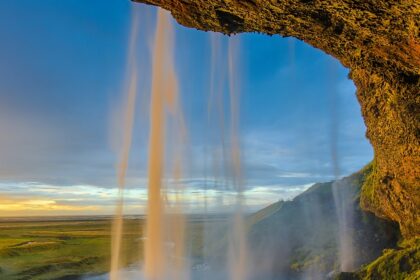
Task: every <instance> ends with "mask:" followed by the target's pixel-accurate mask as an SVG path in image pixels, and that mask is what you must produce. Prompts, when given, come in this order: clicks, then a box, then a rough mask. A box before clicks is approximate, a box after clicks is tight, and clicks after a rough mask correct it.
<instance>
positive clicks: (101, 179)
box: [0, 0, 372, 216]
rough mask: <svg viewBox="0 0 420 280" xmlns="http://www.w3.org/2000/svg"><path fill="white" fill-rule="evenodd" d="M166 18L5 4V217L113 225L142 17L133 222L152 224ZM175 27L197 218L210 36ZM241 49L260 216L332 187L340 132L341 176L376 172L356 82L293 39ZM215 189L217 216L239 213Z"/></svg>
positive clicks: (1, 186)
mask: <svg viewBox="0 0 420 280" xmlns="http://www.w3.org/2000/svg"><path fill="white" fill-rule="evenodd" d="M155 12H156V8H154V7H148V6H144V5H140V4H133V3H131V2H130V1H121V0H109V1H96V0H91V1H84V0H74V1H53V0H43V1H31V0H21V1H2V2H1V3H0V61H1V63H0V201H1V202H2V206H0V211H1V212H0V215H2V216H10V215H28V214H31V215H41V214H42V215H44V214H51V215H53V214H109V213H112V212H113V203H114V200H115V193H116V192H115V188H116V179H115V178H116V172H115V166H116V163H117V161H118V151H119V147H120V145H119V143H120V142H121V139H120V137H119V135H120V133H121V129H120V127H121V119H122V117H121V116H122V111H123V108H124V100H125V97H126V76H127V49H128V46H127V44H128V41H129V38H128V37H129V34H130V25H131V17H132V15H133V14H137V16H139V19H140V20H139V34H138V41H137V42H136V50H137V51H136V63H137V64H138V65H143V67H141V68H140V71H139V77H138V79H139V85H140V89H139V92H140V93H139V98H138V102H137V103H138V104H137V108H138V109H137V115H136V124H135V132H134V137H133V148H132V154H131V160H130V168H129V171H128V180H127V182H128V186H127V187H128V193H127V205H128V207H127V209H128V210H127V211H128V212H133V213H138V212H141V211H143V209H144V202H145V199H146V190H145V186H146V182H147V178H146V171H147V166H146V164H145V163H146V162H147V113H148V98H147V96H148V90H149V88H150V85H149V80H150V71H149V69H150V68H148V65H149V66H150V46H151V44H152V41H153V36H154V34H153V32H154V28H155V26H154V25H155V23H154V20H155V16H154V14H155ZM174 25H175V30H176V32H175V42H176V43H175V49H174V55H175V60H176V69H177V74H178V77H179V84H180V92H181V98H182V104H183V108H184V114H185V117H186V122H187V127H188V129H189V137H190V139H189V143H190V147H189V149H190V151H191V152H190V154H191V162H190V163H189V165H188V170H189V172H188V174H186V178H184V183H185V186H186V189H187V192H188V196H189V199H187V200H186V202H185V203H186V207H187V208H188V209H189V210H191V211H200V209H201V207H202V202H203V201H202V200H203V195H202V193H203V189H204V185H205V182H208V181H211V176H210V175H209V173H210V172H209V170H208V169H209V168H208V164H207V163H208V158H209V156H208V152H207V151H208V150H206V149H207V148H208V147H209V146H211V143H210V140H209V138H208V135H209V134H208V133H209V132H208V131H207V130H208V129H209V127H208V124H207V123H206V116H207V114H206V110H207V109H206V108H207V102H208V96H209V88H210V81H209V77H210V57H211V44H210V33H209V32H208V33H206V32H201V31H197V30H193V29H187V28H184V27H182V26H179V25H178V24H176V23H174ZM220 36H221V35H220ZM238 37H239V41H240V48H239V49H238V52H237V53H238V58H239V59H238V64H239V65H238V67H237V68H238V69H240V70H241V71H238V72H237V73H235V75H236V77H237V78H238V81H240V83H239V84H240V89H241V90H240V93H241V130H240V139H241V145H242V153H243V169H244V174H245V182H246V191H245V194H246V196H247V202H248V204H249V207H250V209H257V208H260V207H263V206H265V205H268V204H269V203H271V202H274V201H276V200H279V199H288V198H291V197H293V196H295V195H296V194H298V193H299V192H301V191H303V190H304V189H305V188H307V187H308V186H309V185H310V184H311V183H314V182H320V181H328V180H331V179H333V178H334V172H333V165H332V160H331V159H332V156H331V143H332V136H331V135H332V131H333V129H334V126H335V125H336V126H337V128H338V129H337V142H336V144H337V154H338V159H339V166H340V173H339V175H340V176H343V175H348V174H350V173H352V172H354V171H357V170H358V169H360V168H361V167H362V166H364V165H365V164H366V163H368V162H369V161H370V160H371V158H372V149H371V147H370V144H369V143H368V141H367V140H366V138H365V136H364V134H365V126H364V124H363V119H362V118H361V114H360V108H359V105H358V103H357V99H356V96H355V87H354V85H353V83H352V81H350V80H349V79H348V78H347V74H348V70H347V69H345V68H344V67H342V66H341V65H340V64H339V63H338V62H337V61H336V60H335V59H333V58H331V57H330V56H328V55H326V54H324V53H323V52H321V51H320V50H316V49H314V48H312V47H310V46H308V45H307V44H305V43H303V42H300V41H298V40H295V39H291V38H281V37H280V36H271V37H270V36H265V35H261V34H241V35H238ZM222 40H223V41H224V42H225V43H226V41H227V40H228V38H227V37H225V36H223V38H222ZM220 71H221V73H223V72H222V69H221V70H220ZM207 185H208V184H207ZM207 185H206V186H207ZM207 187H208V188H210V190H208V192H207V195H208V199H209V201H210V204H211V205H212V207H214V208H215V209H216V208H217V209H228V208H229V205H230V202H231V197H233V196H234V194H233V193H231V192H230V191H227V190H225V189H224V188H222V187H220V186H218V185H217V184H216V185H213V184H212V185H211V187H209V186H207ZM220 203H221V204H220ZM220 205H222V206H224V207H225V208H223V207H220Z"/></svg>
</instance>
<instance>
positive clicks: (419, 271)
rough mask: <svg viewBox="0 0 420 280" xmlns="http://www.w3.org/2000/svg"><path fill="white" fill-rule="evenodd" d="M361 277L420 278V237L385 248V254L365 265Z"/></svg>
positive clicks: (366, 278)
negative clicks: (398, 246) (395, 247)
mask: <svg viewBox="0 0 420 280" xmlns="http://www.w3.org/2000/svg"><path fill="white" fill-rule="evenodd" d="M358 276H359V279H362V280H372V279H390V278H389V277H390V276H392V279H395V280H415V279H420V238H414V239H411V240H409V241H404V242H403V243H402V244H401V247H400V248H397V249H387V250H384V252H383V255H382V256H381V257H379V258H378V259H376V260H375V261H374V262H372V263H370V264H369V265H367V266H365V267H364V268H363V269H362V270H361V271H360V272H359V273H358Z"/></svg>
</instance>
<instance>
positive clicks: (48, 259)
mask: <svg viewBox="0 0 420 280" xmlns="http://www.w3.org/2000/svg"><path fill="white" fill-rule="evenodd" d="M110 225H111V223H110V221H109V220H106V219H104V220H88V221H30V222H2V223H0V278H1V279H56V278H60V277H62V276H66V275H80V274H84V273H102V272H105V271H106V270H107V268H108V266H109V255H110ZM139 227H140V223H139V222H138V221H130V222H128V223H127V231H126V234H125V235H124V241H125V243H126V244H127V243H135V240H136V238H137V237H138V233H137V232H138V231H137V232H136V231H134V228H139ZM140 246H141V245H140V244H137V246H127V248H130V250H133V251H134V248H135V247H140ZM132 255H134V252H133V254H132ZM126 261H131V260H129V259H127V260H126Z"/></svg>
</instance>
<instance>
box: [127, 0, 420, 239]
mask: <svg viewBox="0 0 420 280" xmlns="http://www.w3.org/2000/svg"><path fill="white" fill-rule="evenodd" d="M135 1H138V2H143V3H147V4H152V5H158V6H161V7H163V8H165V9H167V10H169V11H171V13H172V15H173V16H174V17H175V19H176V20H177V21H178V22H179V23H180V24H182V25H185V26H188V27H193V28H197V29H200V30H205V31H209V30H212V31H217V32H222V33H225V34H232V33H240V32H261V33H266V34H269V35H274V34H280V35H282V36H293V37H296V38H298V39H300V40H303V41H305V42H306V43H308V44H310V45H312V46H314V47H316V48H319V49H321V50H323V51H325V52H326V53H328V54H330V55H332V56H334V57H336V58H337V59H339V60H340V61H341V63H342V64H343V65H344V66H346V67H348V68H350V78H351V79H352V80H353V81H354V82H355V84H356V86H357V97H358V100H359V102H360V105H361V109H362V114H363V117H364V120H365V123H366V126H367V137H368V138H369V140H370V142H371V143H372V146H373V148H374V151H375V160H374V170H373V171H374V172H373V173H372V176H371V177H370V180H369V181H368V182H369V183H368V184H366V185H365V186H364V190H363V193H362V197H361V205H362V207H363V208H364V209H366V210H369V211H372V212H374V213H375V214H376V215H378V216H380V217H384V218H388V219H390V220H393V221H397V222H398V223H399V224H400V226H401V230H402V233H403V235H404V236H406V237H410V236H414V235H418V234H420V220H419V219H420V218H419V217H420V211H419V209H420V39H419V30H420V1H418V0H399V1H396V0H322V1H321V0H271V1H269V0H135Z"/></svg>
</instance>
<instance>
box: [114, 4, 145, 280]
mask: <svg viewBox="0 0 420 280" xmlns="http://www.w3.org/2000/svg"><path fill="white" fill-rule="evenodd" d="M137 34H138V18H137V14H136V12H135V10H133V16H132V23H131V34H130V39H129V40H130V42H129V51H128V58H127V60H128V62H129V87H128V95H127V104H126V109H125V118H124V125H123V143H122V144H123V145H122V151H121V156H120V162H119V164H118V172H117V174H118V180H117V181H118V200H117V206H116V212H115V218H114V221H113V224H112V240H111V272H110V279H111V280H118V279H119V273H118V272H119V270H120V265H121V263H120V261H121V254H122V252H121V243H122V234H123V210H124V188H125V178H126V174H127V168H128V160H129V155H130V149H131V141H132V134H133V123H134V115H135V109H136V97H137V69H136V64H135V57H136V55H135V52H136V40H137Z"/></svg>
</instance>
